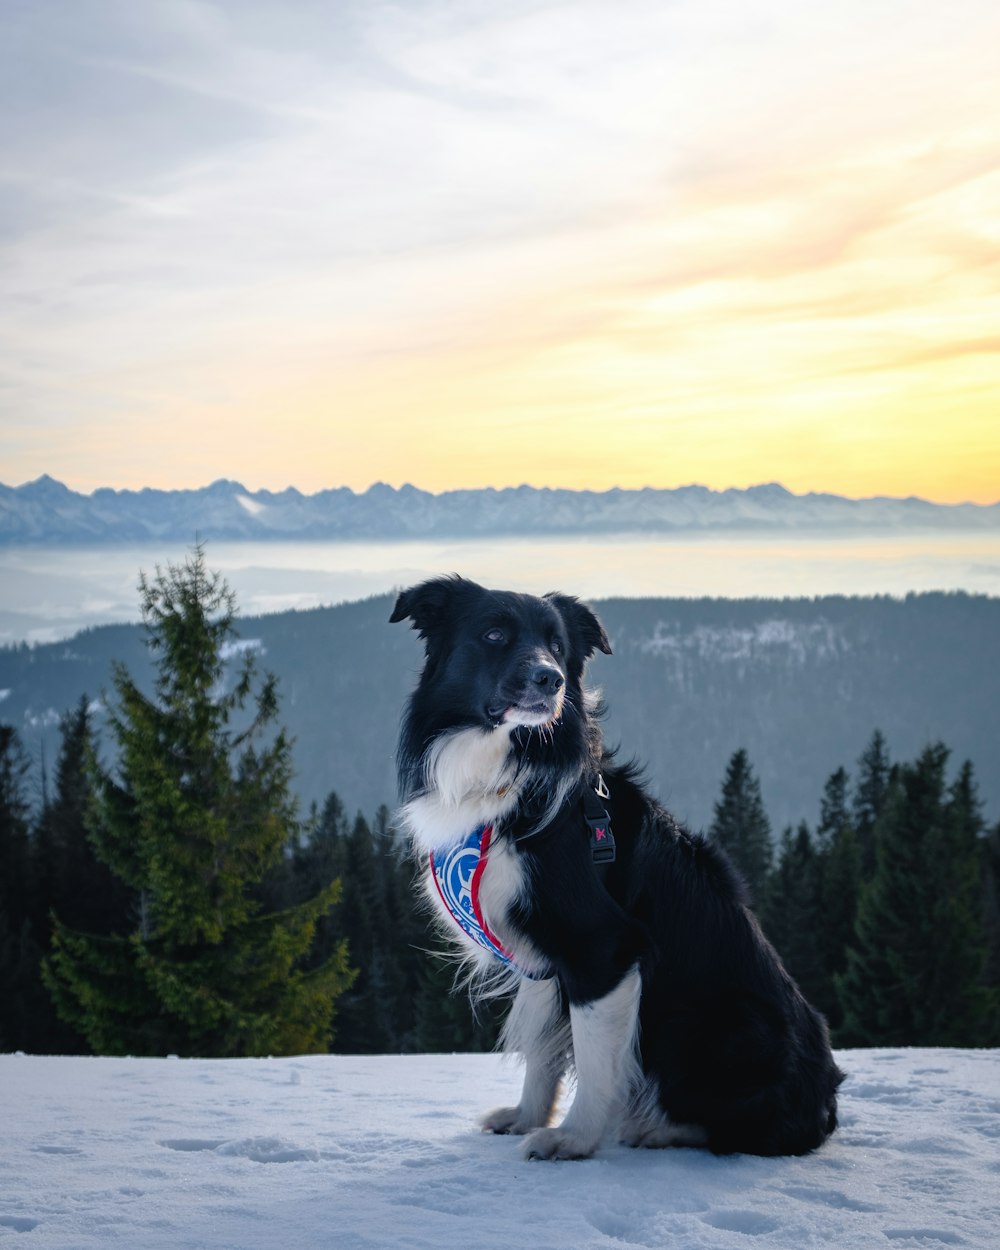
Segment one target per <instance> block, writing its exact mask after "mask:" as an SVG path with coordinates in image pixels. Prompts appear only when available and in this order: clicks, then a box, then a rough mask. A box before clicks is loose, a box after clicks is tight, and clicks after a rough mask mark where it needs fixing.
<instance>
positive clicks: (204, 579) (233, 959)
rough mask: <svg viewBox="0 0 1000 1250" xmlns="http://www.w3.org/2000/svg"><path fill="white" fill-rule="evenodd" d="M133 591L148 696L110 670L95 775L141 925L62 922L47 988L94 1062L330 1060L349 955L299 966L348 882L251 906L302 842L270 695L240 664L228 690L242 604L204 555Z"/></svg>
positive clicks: (113, 852) (114, 852)
mask: <svg viewBox="0 0 1000 1250" xmlns="http://www.w3.org/2000/svg"><path fill="white" fill-rule="evenodd" d="M140 590H141V594H142V615H143V621H144V624H145V626H146V631H147V642H148V645H149V647H150V650H151V651H152V653H153V655H154V660H155V682H154V693H153V696H152V697H149V696H147V695H145V694H144V693H143V692H142V691H141V690H140V689H139V687H138V686H137V685H136V684H135V682H134V681H133V679H132V678H131V676H130V675H129V673H128V671H127V670H126V669H125V668H124V667H123V666H121V665H118V666H117V667H116V669H115V675H114V685H115V691H116V694H117V700H118V702H117V707H115V708H113V709H112V711H111V715H110V724H111V729H112V733H113V736H114V738H115V742H116V745H117V748H118V759H117V771H116V772H111V771H107V770H105V769H103V768H101V767H100V766H99V765H98V764H97V763H96V761H95V764H94V767H93V770H92V782H93V786H94V794H93V797H92V802H91V806H90V812H89V829H90V834H91V837H92V839H93V842H94V846H95V848H96V850H97V853H98V854H99V856H100V857H101V858H102V859H103V860H104V862H105V863H106V864H107V865H108V866H109V867H110V868H111V870H112V871H113V872H114V873H115V875H116V876H117V877H118V878H119V879H120V880H121V881H122V882H124V883H125V885H126V886H128V887H129V888H130V889H131V890H132V891H133V892H134V895H135V897H136V899H137V902H138V914H137V920H136V922H135V926H134V928H133V930H132V932H130V933H128V934H113V935H110V936H98V935H93V934H84V933H80V932H77V931H74V930H71V929H70V928H69V927H68V926H67V925H66V924H65V923H63V922H62V921H61V920H59V919H56V920H55V922H54V927H53V940H52V951H51V955H50V957H49V958H48V960H47V961H46V965H45V980H46V984H47V985H48V987H49V990H50V992H51V993H52V995H53V998H54V1001H55V1004H56V1007H57V1009H58V1010H59V1012H60V1014H61V1015H62V1016H63V1017H64V1019H66V1020H67V1021H68V1022H69V1023H70V1024H72V1025H73V1026H74V1027H76V1028H79V1029H80V1030H81V1032H83V1033H84V1035H85V1036H86V1037H87V1038H88V1040H89V1041H90V1043H91V1045H92V1046H93V1047H94V1049H95V1050H97V1051H98V1052H101V1053H112V1054H120V1053H135V1054H162V1053H165V1052H176V1053H179V1054H185V1055H193V1054H200V1055H209V1056H214V1055H256V1054H272V1053H290V1052H296V1051H315V1050H323V1049H325V1047H326V1045H327V1043H328V1041H329V1039H330V1034H331V1028H332V1018H333V1003H334V1000H335V999H336V997H337V995H338V994H339V993H340V992H341V991H342V990H343V989H344V988H345V986H346V985H347V984H349V981H350V974H349V972H348V969H347V954H346V949H345V947H344V946H343V945H340V946H339V947H337V948H336V949H335V950H334V951H333V952H332V953H331V955H330V956H329V958H328V959H327V960H326V961H325V963H323V964H322V965H320V966H318V967H314V968H310V969H307V968H306V967H305V964H306V963H307V961H308V957H309V952H310V949H311V947H312V943H313V937H314V933H315V928H316V924H317V921H318V920H319V918H320V917H322V916H323V915H325V914H326V913H327V912H328V911H329V910H330V909H331V907H332V906H333V905H334V904H335V902H336V900H337V897H338V892H339V883H337V882H335V881H334V882H327V883H326V884H325V886H324V888H322V889H321V890H319V891H318V893H317V894H316V895H315V896H314V897H312V898H311V899H309V900H307V901H306V902H303V903H301V904H299V905H298V906H296V907H292V908H289V909H286V910H284V911H281V912H277V913H265V912H264V911H263V910H262V908H261V904H260V901H259V891H260V886H261V882H262V881H263V879H264V877H265V875H266V873H267V872H268V870H269V869H271V868H273V867H274V866H275V864H277V863H278V862H279V861H280V858H281V856H282V853H283V849H284V847H285V846H286V845H287V843H288V842H289V840H290V839H291V837H292V834H293V831H294V828H295V825H296V817H295V811H294V801H293V799H292V796H291V794H290V791H289V783H290V779H291V768H290V744H289V742H288V739H287V738H286V736H285V733H284V731H283V730H282V729H280V728H278V727H277V726H276V725H275V721H276V718H277V710H278V702H277V693H276V689H275V682H274V678H273V677H271V676H266V677H265V678H264V679H263V680H262V681H261V682H259V683H258V682H257V675H256V671H255V667H254V663H253V658H252V656H251V655H250V654H249V653H248V652H247V653H244V657H243V662H242V664H241V665H240V666H239V668H238V671H237V673H236V677H235V681H234V682H233V683H232V686H231V688H229V683H228V680H227V677H228V674H227V668H226V660H227V656H229V655H230V654H231V653H232V652H233V651H238V648H235V647H234V645H233V644H234V639H235V637H236V629H235V624H234V621H235V613H236V608H235V600H234V597H233V595H232V593H231V592H230V590H229V589H228V587H226V585H225V583H224V582H223V581H222V580H221V579H220V578H219V576H218V575H217V574H211V573H209V572H208V571H207V569H206V567H205V559H204V552H203V549H202V548H201V547H200V546H199V547H196V548H195V550H194V553H193V554H192V556H190V557H189V558H188V559H187V560H186V561H185V563H184V564H183V565H182V566H175V565H169V566H168V568H167V570H166V571H165V572H163V571H160V570H159V569H158V570H157V575H156V577H155V578H154V579H153V580H152V581H148V580H147V579H146V578H145V577H144V576H143V577H142V578H141V580H140Z"/></svg>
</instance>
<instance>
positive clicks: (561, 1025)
mask: <svg viewBox="0 0 1000 1250" xmlns="http://www.w3.org/2000/svg"><path fill="white" fill-rule="evenodd" d="M502 1042H503V1049H504V1050H505V1051H507V1052H509V1053H516V1052H520V1053H521V1054H523V1055H524V1063H525V1071H524V1087H523V1088H522V1090H521V1101H520V1102H519V1103H518V1105H517V1106H516V1107H498V1108H497V1109H496V1111H491V1112H490V1113H489V1114H488V1115H485V1116H483V1118H482V1121H481V1124H482V1128H483V1132H485V1133H528V1132H530V1131H531V1130H532V1129H535V1128H540V1127H541V1126H542V1125H545V1124H548V1122H549V1118H550V1117H551V1115H552V1109H553V1107H554V1105H555V1101H556V1095H557V1093H558V1092H559V1082H560V1080H561V1079H562V1075H563V1073H564V1072H565V1071H566V1068H567V1067H568V1065H569V1050H570V1032H569V1017H568V1015H567V1014H566V1011H565V1009H564V1007H563V1001H562V994H561V993H560V990H559V986H558V983H557V982H556V981H555V980H554V979H552V980H546V981H529V980H528V979H527V978H525V979H523V980H522V981H521V984H520V985H519V986H518V990H517V997H516V998H515V999H514V1005H513V1007H512V1008H511V1011H510V1015H509V1016H508V1017H507V1023H506V1024H505V1025H504V1030H503V1038H502Z"/></svg>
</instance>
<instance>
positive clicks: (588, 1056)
mask: <svg viewBox="0 0 1000 1250" xmlns="http://www.w3.org/2000/svg"><path fill="white" fill-rule="evenodd" d="M641 988H642V985H641V979H640V976H639V969H638V967H633V968H632V969H631V971H629V972H628V973H626V974H625V976H624V977H623V978H622V980H621V981H619V983H618V985H616V986H615V988H614V989H613V990H611V992H610V993H608V994H605V995H604V997H603V998H598V999H595V1000H594V1001H592V1002H588V1003H581V1004H572V1005H571V1006H570V1009H569V1014H570V1023H571V1026H572V1031H573V1062H574V1066H575V1068H576V1097H575V1098H574V1099H573V1105H572V1107H570V1109H569V1112H568V1113H567V1115H566V1118H565V1120H563V1122H562V1124H560V1125H559V1126H558V1127H557V1128H542V1129H539V1130H538V1131H537V1132H535V1133H532V1134H531V1136H530V1137H529V1138H528V1140H527V1141H526V1142H525V1144H524V1153H525V1155H526V1156H527V1157H528V1158H529V1159H586V1158H588V1157H589V1156H590V1155H592V1154H593V1153H594V1151H595V1150H596V1149H597V1147H598V1145H599V1144H600V1142H601V1139H602V1138H603V1137H604V1135H605V1134H606V1133H607V1131H608V1130H609V1129H610V1128H611V1127H612V1125H614V1126H615V1127H617V1122H618V1120H619V1119H620V1117H621V1115H622V1113H623V1111H624V1106H625V1100H626V1098H627V1096H628V1090H629V1086H630V1085H631V1084H632V1083H633V1082H634V1080H635V1079H636V1077H637V1074H638V1061H637V1057H636V1030H637V1028H638V1020H639V995H640V992H641Z"/></svg>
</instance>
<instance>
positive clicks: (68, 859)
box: [35, 695, 135, 943]
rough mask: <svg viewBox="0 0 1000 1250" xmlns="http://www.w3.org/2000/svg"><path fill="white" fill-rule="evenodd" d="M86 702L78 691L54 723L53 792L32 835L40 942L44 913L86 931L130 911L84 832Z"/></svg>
mask: <svg viewBox="0 0 1000 1250" xmlns="http://www.w3.org/2000/svg"><path fill="white" fill-rule="evenodd" d="M91 722H92V716H91V711H90V702H89V700H88V698H87V697H86V695H84V696H83V697H82V698H81V699H80V701H79V702H78V703H77V705H76V708H75V709H74V710H73V711H72V712H68V713H67V714H66V715H65V716H63V718H62V721H61V724H60V747H59V758H58V760H57V761H56V772H55V793H54V795H53V796H52V797H51V799H50V798H48V797H46V801H45V804H44V806H43V808H42V812H41V815H40V816H39V820H38V826H37V829H36V833H35V842H36V853H37V859H38V861H39V867H38V875H39V877H40V879H41V882H42V895H43V899H44V912H43V914H42V915H41V916H40V917H39V924H40V929H41V931H43V932H44V934H45V940H46V943H47V941H48V936H49V927H50V913H51V912H53V911H54V912H56V913H57V914H58V916H59V917H60V919H61V920H62V921H63V923H64V924H66V925H68V926H69V927H70V928H73V929H81V930H84V931H86V932H88V933H98V934H105V935H106V934H109V933H114V932H116V931H120V930H121V929H123V928H126V927H127V926H128V924H129V922H130V920H131V919H132V916H133V914H134V910H135V898H134V896H133V894H132V892H131V891H130V890H129V889H128V888H127V887H126V886H125V885H124V884H123V883H122V882H121V881H120V880H119V879H118V878H117V877H116V876H115V875H114V874H113V873H112V872H111V870H110V869H109V868H108V866H107V865H106V864H105V863H102V861H101V860H99V859H98V858H97V856H96V855H95V854H94V849H93V847H92V845H91V842H90V838H89V837H88V834H87V812H88V810H89V808H90V804H91V801H92V797H93V787H92V785H91V771H90V768H89V762H90V761H91V759H92V757H93V753H94V739H93V730H92V724H91Z"/></svg>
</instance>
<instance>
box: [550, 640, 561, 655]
mask: <svg viewBox="0 0 1000 1250" xmlns="http://www.w3.org/2000/svg"><path fill="white" fill-rule="evenodd" d="M549 650H550V651H551V652H552V654H553V655H562V653H563V645H562V643H561V642H560V641H559V639H558V638H553V639H552V644H551V646H550V647H549Z"/></svg>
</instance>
